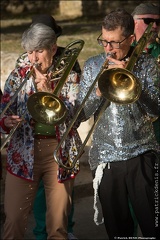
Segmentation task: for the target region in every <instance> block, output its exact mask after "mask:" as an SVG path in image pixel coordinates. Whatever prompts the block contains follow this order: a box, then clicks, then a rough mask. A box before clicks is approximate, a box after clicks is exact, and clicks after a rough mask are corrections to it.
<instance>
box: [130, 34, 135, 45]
mask: <svg viewBox="0 0 160 240" xmlns="http://www.w3.org/2000/svg"><path fill="white" fill-rule="evenodd" d="M135 40H136V36H135V34H133V35H131V36H130V41H131V44H132V43H133V42H134V41H135Z"/></svg>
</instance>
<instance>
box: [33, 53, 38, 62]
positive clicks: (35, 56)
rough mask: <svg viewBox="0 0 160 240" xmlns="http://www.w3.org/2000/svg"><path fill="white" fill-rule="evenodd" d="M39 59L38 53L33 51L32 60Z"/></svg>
mask: <svg viewBox="0 0 160 240" xmlns="http://www.w3.org/2000/svg"><path fill="white" fill-rule="evenodd" d="M37 61H38V54H37V53H36V52H33V53H32V62H34V63H35V62H37Z"/></svg>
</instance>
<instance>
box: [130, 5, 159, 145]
mask: <svg viewBox="0 0 160 240" xmlns="http://www.w3.org/2000/svg"><path fill="white" fill-rule="evenodd" d="M132 16H133V18H134V22H135V30H134V34H135V41H134V43H133V46H135V45H136V43H137V42H138V41H139V39H140V38H141V36H142V35H143V33H144V31H145V30H146V28H147V26H148V24H149V23H151V22H153V26H152V32H153V33H155V34H153V36H152V37H151V38H150V39H149V40H148V42H147V44H146V47H145V49H144V51H145V52H147V53H149V54H151V55H152V56H153V57H155V58H156V59H157V60H158V57H159V56H160V42H158V41H157V35H158V33H159V31H160V7H159V5H157V4H154V3H151V2H148V3H141V4H139V5H138V6H137V7H136V8H135V9H134V11H133V13H132ZM153 127H154V131H155V135H156V139H157V142H158V143H159V144H160V118H158V119H153Z"/></svg>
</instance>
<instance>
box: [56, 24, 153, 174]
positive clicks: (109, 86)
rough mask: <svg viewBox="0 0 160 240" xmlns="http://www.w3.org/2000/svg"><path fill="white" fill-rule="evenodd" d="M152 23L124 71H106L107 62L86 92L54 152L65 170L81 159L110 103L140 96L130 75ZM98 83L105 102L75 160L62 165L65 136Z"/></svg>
mask: <svg viewBox="0 0 160 240" xmlns="http://www.w3.org/2000/svg"><path fill="white" fill-rule="evenodd" d="M152 25H153V23H151V24H149V25H148V27H147V29H146V31H145V33H144V34H143V36H142V37H141V39H140V40H139V42H138V44H137V45H136V47H135V49H134V51H133V52H132V55H131V57H130V59H129V62H128V64H127V67H126V69H122V68H111V69H106V67H107V64H108V62H107V60H106V61H105V63H104V64H103V66H102V68H101V71H100V72H99V74H98V75H97V77H96V79H95V80H94V82H93V83H92V85H91V87H90V89H89V91H88V92H87V94H86V96H85V98H84V99H83V101H82V103H81V105H80V107H79V109H78V110H77V112H76V113H75V115H74V118H73V120H72V121H71V123H70V125H69V126H68V129H67V131H66V132H65V134H64V135H63V137H62V139H61V141H60V142H59V143H58V145H57V147H56V149H55V151H54V158H55V160H56V162H57V163H58V164H59V165H60V166H61V167H63V168H65V169H69V170H71V169H73V168H74V166H75V164H76V162H77V160H78V159H79V158H80V157H81V155H82V153H83V151H84V147H85V145H86V143H87V141H88V139H89V137H90V136H91V134H92V133H93V130H94V128H95V127H96V125H97V123H98V121H99V120H100V118H101V116H102V114H103V113H104V111H105V109H106V108H107V107H108V106H109V105H110V102H114V103H116V104H130V103H134V102H135V101H136V100H138V98H139V96H140V94H141V83H140V81H139V80H138V79H137V78H136V76H134V74H132V72H131V70H132V69H133V67H134V65H135V63H136V61H137V58H138V57H139V55H140V54H141V52H142V51H143V49H144V47H145V45H146V43H147V41H148V39H150V37H151V35H152V32H151V28H152ZM97 82H98V86H99V89H100V92H101V94H102V97H104V99H105V101H104V104H103V105H102V107H101V108H100V111H99V113H98V116H97V117H96V119H95V121H94V124H93V126H92V127H91V129H90V131H89V132H88V135H87V136H86V139H85V140H84V142H83V144H82V146H81V148H80V150H79V152H78V154H77V156H75V159H74V161H73V163H72V165H71V164H70V162H69V159H68V164H66V163H65V164H63V163H62V162H61V161H60V160H59V156H58V154H59V149H60V147H61V145H62V144H63V142H64V141H65V139H66V137H67V135H68V134H69V132H70V130H71V128H72V127H73V125H74V123H75V122H76V121H77V119H78V117H79V115H80V113H81V111H82V109H83V107H84V105H85V103H86V101H87V99H88V97H89V96H90V94H91V92H92V90H93V89H94V87H95V85H96V83H97Z"/></svg>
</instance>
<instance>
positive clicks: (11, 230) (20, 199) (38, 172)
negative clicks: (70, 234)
mask: <svg viewBox="0 0 160 240" xmlns="http://www.w3.org/2000/svg"><path fill="white" fill-rule="evenodd" d="M56 145H57V141H56V139H39V140H38V139H35V162H34V181H33V182H29V181H26V180H24V179H21V178H18V177H16V176H14V175H12V174H10V173H8V172H7V175H6V183H5V184H6V185H5V200H4V201H5V214H6V221H5V224H4V235H3V239H4V240H8V239H16V240H18V239H19V240H22V239H24V234H25V231H26V228H27V220H28V215H29V213H30V212H31V210H32V206H33V201H34V197H35V194H36V191H37V189H38V185H39V182H40V180H41V179H43V183H44V187H45V195H46V205H47V212H46V228H47V233H48V238H47V239H55V240H56V239H67V225H68V214H69V212H70V208H71V195H72V190H73V185H74V180H73V179H71V180H68V181H65V182H64V183H58V182H57V169H58V165H57V163H56V162H55V160H54V158H53V151H54V149H55V147H56ZM39 211H41V209H40V210H39ZM33 227H34V226H33Z"/></svg>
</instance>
